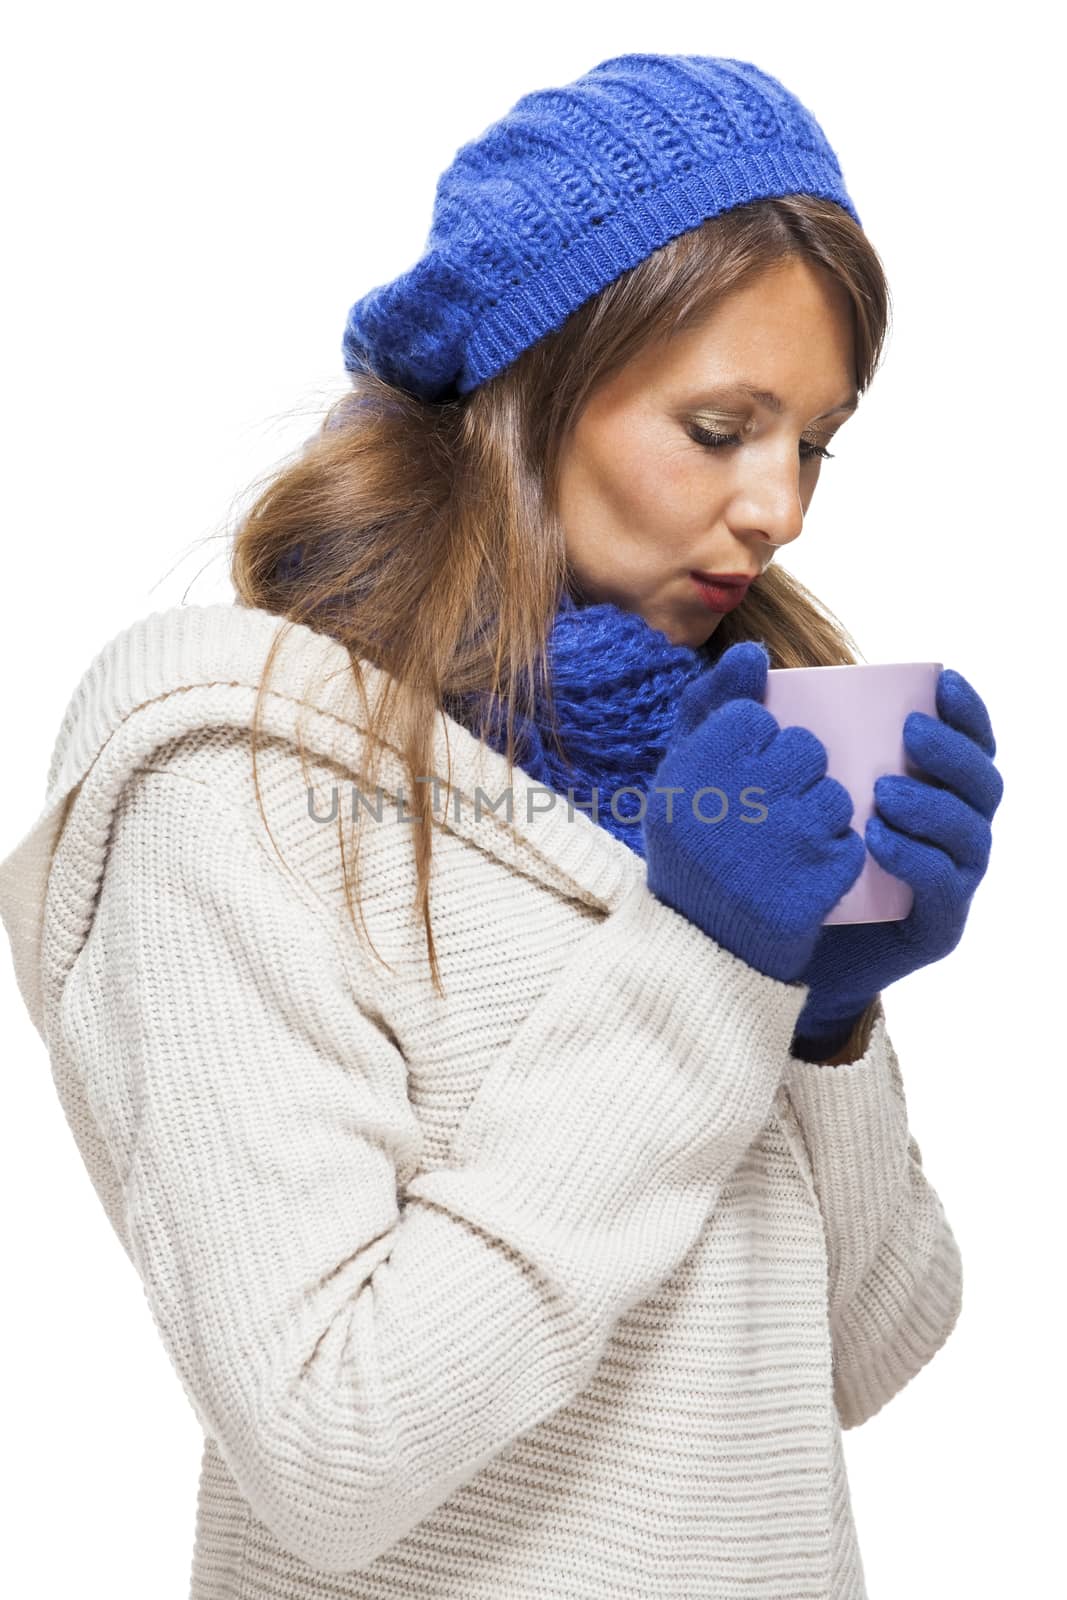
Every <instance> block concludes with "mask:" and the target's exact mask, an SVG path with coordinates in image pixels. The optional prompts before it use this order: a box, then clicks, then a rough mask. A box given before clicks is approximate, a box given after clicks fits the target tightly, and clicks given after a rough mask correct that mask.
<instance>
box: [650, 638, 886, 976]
mask: <svg viewBox="0 0 1067 1600" xmlns="http://www.w3.org/2000/svg"><path fill="white" fill-rule="evenodd" d="M769 667H770V658H769V656H768V654H767V651H766V649H765V648H764V646H763V645H761V644H758V643H756V642H755V641H753V640H745V641H743V642H742V643H740V644H735V645H731V647H730V648H729V649H728V650H726V651H724V652H723V654H722V656H721V657H720V659H719V660H718V661H717V662H716V663H715V665H714V666H713V667H709V668H708V669H707V671H705V672H703V673H701V675H700V676H699V677H698V678H695V679H694V680H693V681H692V682H691V683H690V684H689V685H688V686H687V688H686V690H685V692H684V693H683V695H682V697H681V699H680V701H679V709H678V718H677V721H676V723H675V726H674V729H673V731H672V734H671V740H670V743H669V745H668V747H667V750H666V753H665V755H664V757H663V760H662V761H661V762H660V765H659V767H658V768H657V770H656V773H655V775H654V777H653V779H652V783H651V785H650V786H649V790H648V796H647V808H646V811H645V815H644V819H643V824H642V826H643V831H644V839H645V857H646V861H647V867H648V887H649V889H650V890H651V891H652V893H653V894H654V895H655V896H656V897H657V899H659V900H662V901H664V902H665V903H666V904H667V905H670V906H672V907H673V908H674V910H675V911H678V912H680V913H681V915H682V916H684V917H687V918H688V919H689V921H690V922H693V923H695V924H696V925H697V926H698V927H700V928H702V929H703V930H704V932H705V933H707V934H708V935H709V936H710V937H711V938H713V939H714V940H715V941H716V943H718V944H720V945H722V946H723V947H724V948H725V949H727V950H729V951H731V952H732V953H733V954H734V955H736V956H739V957H740V958H741V960H743V961H747V962H748V963H749V965H750V966H753V967H755V968H757V969H758V970H759V971H760V972H763V973H765V974H766V975H767V976H768V977H772V978H778V979H781V980H782V981H784V982H793V981H795V980H796V979H797V978H799V976H800V974H801V973H802V972H803V971H804V969H805V967H806V966H807V964H808V962H809V960H810V958H811V954H812V951H813V950H814V947H815V941H816V939H817V938H818V935H819V930H820V928H821V927H822V924H823V920H824V918H825V917H826V915H827V914H828V912H829V911H831V910H832V908H833V907H834V906H835V905H836V904H837V902H838V901H839V900H840V899H841V898H842V896H843V895H845V894H846V893H847V892H848V890H849V889H850V888H851V887H852V885H853V884H854V883H855V882H856V879H857V878H858V877H859V875H860V873H861V871H862V870H863V864H864V859H865V857H866V845H865V844H864V841H863V839H862V838H861V837H860V835H859V834H858V833H857V832H856V831H855V829H854V828H852V827H850V826H849V824H850V823H851V820H852V816H853V811H854V807H853V804H852V797H851V795H850V794H849V792H848V790H847V789H846V788H845V786H844V785H843V784H842V783H839V782H838V781H837V779H836V778H831V777H828V776H827V772H826V766H827V755H826V747H825V745H824V744H823V743H822V741H821V740H820V739H818V738H817V737H816V736H815V734H814V733H812V732H811V731H810V729H808V728H801V727H793V726H791V727H787V728H782V727H780V726H779V724H778V722H777V720H776V718H775V717H773V716H772V715H771V713H770V712H769V711H768V710H767V709H766V707H765V706H764V705H763V704H762V703H761V702H762V700H763V696H764V693H765V691H766V685H767V671H768V669H769ZM709 786H713V787H709ZM660 789H680V790H681V791H682V792H681V793H673V794H664V793H659V792H657V791H658V790H660ZM702 789H703V790H705V791H707V792H705V793H703V794H700V795H699V796H698V797H697V802H696V809H695V810H694V806H693V796H694V795H696V793H697V791H698V790H702ZM720 791H721V792H720ZM702 819H707V820H702ZM715 819H720V820H715Z"/></svg>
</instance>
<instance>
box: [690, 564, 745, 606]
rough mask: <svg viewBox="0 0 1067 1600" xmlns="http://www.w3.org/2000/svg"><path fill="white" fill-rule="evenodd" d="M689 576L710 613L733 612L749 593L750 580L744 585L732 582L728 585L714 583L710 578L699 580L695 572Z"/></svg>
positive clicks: (723, 582)
mask: <svg viewBox="0 0 1067 1600" xmlns="http://www.w3.org/2000/svg"><path fill="white" fill-rule="evenodd" d="M689 576H690V579H691V580H692V583H693V587H694V588H695V590H696V592H697V594H698V595H699V596H700V598H701V600H703V602H704V604H705V605H706V606H707V607H708V610H709V611H733V610H734V609H735V607H737V606H739V605H740V604H741V602H742V600H743V599H744V598H745V596H746V594H747V593H748V585H749V581H750V580H748V581H745V582H743V583H734V582H733V581H732V580H731V582H729V583H726V582H725V581H722V582H713V581H712V580H711V579H710V578H698V577H697V575H696V573H695V572H691V573H690V574H689Z"/></svg>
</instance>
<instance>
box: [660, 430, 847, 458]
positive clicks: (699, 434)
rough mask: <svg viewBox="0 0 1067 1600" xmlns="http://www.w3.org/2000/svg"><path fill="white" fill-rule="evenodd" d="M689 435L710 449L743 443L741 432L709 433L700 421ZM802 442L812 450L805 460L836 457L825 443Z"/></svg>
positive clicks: (808, 440) (805, 440) (806, 440)
mask: <svg viewBox="0 0 1067 1600" xmlns="http://www.w3.org/2000/svg"><path fill="white" fill-rule="evenodd" d="M689 436H690V438H691V439H692V440H693V441H694V442H695V443H696V444H699V445H703V446H704V447H705V448H706V449H708V450H721V449H722V447H723V446H724V445H727V444H740V443H741V435H740V434H739V433H709V432H708V430H707V428H702V427H700V425H699V424H698V423H694V424H693V426H692V427H691V428H690V430H689ZM800 443H801V445H802V446H804V445H806V446H807V448H808V449H809V450H810V451H811V452H812V453H811V455H807V456H803V457H802V458H801V459H802V460H804V461H814V460H815V459H816V458H819V459H821V460H823V461H832V460H833V459H834V454H833V451H831V450H827V448H826V446H825V445H822V444H815V443H813V442H812V440H810V439H801V441H800Z"/></svg>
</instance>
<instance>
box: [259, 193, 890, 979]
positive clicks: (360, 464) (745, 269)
mask: <svg viewBox="0 0 1067 1600" xmlns="http://www.w3.org/2000/svg"><path fill="white" fill-rule="evenodd" d="M791 256H797V257H802V258H805V259H807V260H808V261H810V262H811V263H813V264H815V265H818V266H821V267H823V268H825V269H826V270H827V271H828V272H829V273H830V274H831V275H832V276H833V277H834V278H835V279H836V280H837V281H838V282H839V283H840V284H841V285H842V286H843V287H844V289H845V290H846V291H847V295H848V299H849V302H850V304H851V307H852V314H853V333H854V351H855V366H856V372H855V381H856V387H857V390H858V391H859V392H862V391H864V390H865V389H866V388H867V386H868V385H869V383H870V382H871V379H872V378H873V376H874V373H875V370H876V368H877V365H878V363H879V360H880V359H881V354H882V348H883V344H884V340H885V336H886V332H887V328H888V322H889V312H890V302H889V290H888V285H887V283H886V279H885V275H884V272H883V269H882V265H881V261H880V259H879V257H878V255H877V253H876V251H875V250H874V248H873V246H872V245H871V244H870V242H869V241H868V239H867V238H866V236H865V234H864V233H863V231H862V229H861V228H859V227H858V226H857V225H856V223H855V222H853V220H852V219H851V218H850V217H849V216H848V214H847V213H846V212H845V211H844V210H842V209H841V208H840V207H839V206H837V205H834V204H833V203H832V202H830V201H826V200H821V199H817V198H815V197H812V196H808V195H790V196H787V197H784V198H781V199H773V200H758V201H753V202H751V203H750V204H748V205H745V206H741V207H738V208H735V209H734V210H731V211H728V212H725V213H723V214H722V215H720V216H717V217H714V218H711V219H709V220H708V221H706V222H705V223H703V224H702V225H701V226H700V227H698V228H695V229H692V230H690V231H689V232H687V233H684V234H682V235H680V236H679V237H678V238H676V239H674V240H672V241H670V242H669V243H668V244H666V245H664V246H663V247H662V248H661V249H658V250H656V251H655V252H654V253H653V254H652V255H650V256H649V257H647V258H646V259H645V260H644V261H642V262H640V263H639V264H638V265H637V266H635V267H632V268H631V269H630V270H629V271H627V272H624V273H623V274H622V275H621V277H619V278H617V279H616V280H615V281H614V282H612V283H610V284H608V285H607V286H606V287H605V288H604V289H602V290H601V291H600V292H599V293H598V294H595V295H593V296H592V298H591V299H589V300H587V301H586V302H585V303H584V304H583V305H581V306H580V307H579V308H578V309H577V310H576V311H575V312H573V313H572V314H571V316H570V317H568V318H567V320H566V322H565V323H564V324H563V325H562V326H561V327H560V328H558V329H556V330H555V331H554V332H552V333H550V334H548V335H547V336H545V337H544V338H542V339H540V340H539V341H538V342H537V343H536V344H534V345H533V346H531V347H530V348H529V349H527V350H525V351H524V352H523V353H522V354H521V355H520V356H519V357H518V358H517V359H516V360H515V361H514V362H512V363H511V364H510V365H509V366H508V367H506V368H505V369H504V370H503V371H502V372H500V373H499V374H497V376H496V377H494V378H492V379H490V380H489V381H488V382H486V383H484V384H482V385H481V386H480V387H479V388H477V389H475V390H474V391H473V392H472V393H470V394H468V395H466V396H464V397H462V398H460V399H452V400H448V401H443V402H436V403H427V402H424V401H422V400H419V399H417V398H416V397H414V396H412V395H411V394H408V393H407V392H406V391H402V390H398V389H396V388H393V387H392V386H390V385H389V384H386V383H384V382H382V381H381V380H380V379H378V378H377V377H375V376H374V375H372V374H370V373H362V372H360V373H356V374H353V376H352V392H351V393H348V394H346V395H345V396H344V397H343V398H342V399H341V400H339V401H337V402H336V403H335V404H334V405H332V406H330V407H329V409H328V410H327V412H326V414H325V416H324V418H323V421H322V424H321V428H320V429H319V431H318V433H317V434H316V435H315V436H314V438H313V439H312V440H311V441H310V442H309V444H308V445H307V446H305V448H304V451H303V453H302V454H301V456H300V458H299V459H298V460H296V461H290V462H289V463H287V464H285V465H284V466H283V467H281V468H280V469H279V470H278V471H277V472H276V473H275V474H274V475H273V477H272V478H271V479H269V480H268V483H267V486H266V488H265V489H263V491H262V492H261V493H259V495H258V497H257V498H256V499H255V500H254V502H253V504H252V505H251V508H250V509H249V510H248V511H247V512H246V513H245V514H244V515H243V517H242V519H241V521H240V523H239V526H238V528H237V531H236V533H235V536H234V543H233V551H232V560H231V580H232V582H233V585H234V588H235V590H236V593H237V599H238V604H241V605H244V606H252V607H257V608H260V609H262V610H266V611H270V612H273V613H276V614H277V615H279V616H282V617H284V618H286V619H287V620H288V622H289V623H291V624H296V623H302V624H304V625H306V626H308V627H311V628H313V629H315V630H317V631H321V632H325V633H328V634H330V635H331V636H332V637H333V638H335V639H336V640H338V641H339V642H340V643H341V644H343V645H344V646H345V648H346V649H347V651H348V653H349V657H350V660H351V664H352V671H353V674H354V676H355V680H356V684H357V687H358V688H359V689H360V690H361V691H363V693H362V698H363V701H364V704H366V694H365V691H364V685H363V675H362V670H361V660H366V661H369V662H372V663H373V664H374V665H375V666H377V667H379V668H382V669H384V671H385V672H386V673H387V674H388V675H389V676H388V679H387V680H386V692H385V693H384V694H383V695H382V696H381V697H380V698H379V699H377V700H376V701H375V704H374V707H373V715H372V718H371V721H370V723H369V725H368V730H367V744H368V747H369V750H368V753H369V754H370V767H369V769H368V774H367V776H368V782H369V783H370V785H371V787H372V790H373V787H374V785H375V782H376V776H377V771H378V758H379V754H380V751H381V748H382V746H383V744H384V742H385V731H386V726H387V724H388V727H389V730H390V739H389V743H391V744H392V745H393V747H394V749H397V750H398V751H399V752H400V754H401V756H402V759H403V761H404V763H405V766H406V770H407V773H408V777H409V778H410V797H411V812H412V815H414V816H416V817H417V818H418V821H419V824H421V825H419V826H416V827H415V828H414V830H413V840H414V845H415V865H416V875H417V893H416V898H415V904H414V908H413V909H414V910H416V911H417V912H418V913H420V914H421V917H422V922H423V926H424V928H425V937H426V948H427V955H428V959H429V964H430V971H431V974H432V979H433V983H434V986H435V988H436V989H437V991H438V992H439V993H443V989H442V987H441V983H440V972H439V967H438V963H437V956H436V950H435V946H434V938H433V928H432V922H431V917H430V905H429V879H430V858H431V849H432V825H433V823H434V822H435V820H436V819H435V818H434V816H433V810H432V805H431V803H430V802H429V801H428V800H427V798H426V789H427V785H426V784H425V783H417V782H416V781H415V779H416V775H418V774H425V773H428V772H430V771H431V770H432V767H431V765H430V763H431V759H432V758H431V749H432V738H433V731H434V723H435V719H436V718H437V717H438V715H439V714H440V713H441V712H442V711H444V710H447V708H448V706H449V704H458V703H459V701H458V700H454V699H453V697H457V696H465V695H470V694H474V695H475V696H477V697H480V698H479V703H481V704H482V705H484V707H485V708H486V710H485V715H483V717H482V719H481V720H480V721H479V723H478V725H477V727H473V728H472V731H474V732H476V733H477V734H478V735H479V736H480V737H484V735H485V732H486V729H487V727H488V726H489V724H488V721H487V720H486V718H487V717H488V715H490V714H491V715H493V717H494V718H496V716H497V712H498V711H499V712H500V713H501V714H502V720H501V721H500V722H499V723H497V724H496V725H497V726H500V727H501V729H502V732H503V729H504V728H506V758H507V763H508V767H507V770H508V775H509V779H510V778H511V776H512V773H513V768H514V763H515V759H516V740H515V727H514V716H515V714H516V713H519V712H521V713H522V714H523V715H524V716H530V715H532V713H533V708H534V695H535V693H536V694H537V695H538V697H539V698H542V699H543V703H544V709H545V710H546V711H547V713H548V715H549V717H550V720H551V735H550V736H551V737H553V738H554V739H556V748H557V749H560V746H559V742H558V738H556V724H555V719H554V716H553V714H552V706H551V683H550V680H549V678H548V674H547V670H546V659H545V650H546V644H547V637H548V634H549V632H550V629H551V624H552V620H553V618H554V615H555V611H556V609H557V607H558V605H559V603H560V600H561V598H562V596H563V593H564V591H565V590H566V589H567V588H568V587H569V586H570V585H571V582H572V580H571V575H570V573H569V570H568V564H567V559H566V550H565V542H564V533H563V528H562V526H561V524H560V521H559V518H558V516H557V514H556V512H555V509H554V507H555V504H556V483H557V476H556V475H557V468H558V462H559V458H560V453H561V445H562V442H563V440H564V438H565V437H566V435H567V433H568V430H569V429H570V428H571V427H572V426H573V424H574V423H575V421H576V420H577V418H578V416H579V414H580V413H581V411H582V408H583V406H584V405H585V403H586V402H587V400H588V399H589V397H590V395H591V394H592V392H593V391H594V390H595V389H596V388H597V387H598V385H600V384H601V383H603V382H605V381H607V380H608V379H609V378H610V377H612V376H613V375H614V374H615V373H616V372H617V371H618V370H619V369H620V368H621V367H623V366H624V365H625V364H626V363H627V362H628V361H630V360H631V359H632V358H633V357H635V356H636V355H638V353H639V352H640V351H641V350H642V349H643V348H644V347H645V345H646V344H647V343H649V342H650V341H653V340H658V339H662V338H665V337H667V336H669V335H670V334H672V333H680V332H682V331H684V330H685V329H687V328H689V327H691V326H693V325H695V324H697V323H699V322H701V321H702V320H703V319H704V318H705V317H707V316H708V315H709V313H710V312H711V311H712V309H713V308H714V306H715V304H716V303H717V302H718V301H719V300H720V299H721V298H722V297H723V296H724V295H725V294H727V293H728V292H729V291H730V290H732V289H734V288H737V287H739V286H740V285H741V284H743V283H744V282H746V281H747V280H748V279H749V278H751V277H753V276H754V275H756V274H758V273H759V272H761V271H763V270H764V269H766V268H767V267H770V266H772V265H773V264H775V263H776V262H779V261H782V260H783V259H784V258H786V257H791ZM296 558H298V559H296ZM572 592H573V590H572ZM415 619H417V622H416V620H415ZM287 631H288V630H287V629H286V628H283V629H279V630H278V635H277V637H276V639H275V641H274V645H273V646H272V649H271V652H270V655H269V656H268V659H267V663H266V670H265V672H264V678H263V682H262V684H261V686H260V693H259V697H258V698H257V702H256V712H255V716H254V719H253V765H254V763H255V747H256V734H257V732H258V722H259V711H260V705H261V701H262V695H263V692H264V690H265V688H266V685H267V678H268V676H269V671H270V665H271V661H272V660H273V657H274V653H275V650H276V649H277V647H278V645H279V644H280V643H281V638H282V636H283V634H284V633H285V632H287ZM753 638H755V639H762V640H763V642H764V643H765V644H766V646H767V649H768V651H769V653H770V657H771V665H772V666H774V667H797V666H832V665H838V664H845V663H853V662H855V661H856V659H857V653H858V647H857V646H856V643H855V640H854V639H852V637H851V635H850V634H848V633H847V631H846V630H845V628H844V626H843V625H842V624H841V623H840V622H839V621H838V619H837V618H836V617H834V616H833V614H832V613H831V612H830V611H829V610H828V609H827V608H826V607H824V606H822V605H821V604H820V602H819V601H818V600H817V599H816V597H815V595H814V594H812V593H811V592H810V591H809V590H808V589H807V588H806V587H805V586H804V585H803V584H802V583H801V582H800V581H799V579H797V578H796V577H794V576H793V575H791V574H790V573H788V572H786V571H785V570H784V569H782V568H780V567H777V566H774V565H772V566H770V567H768V568H767V570H766V572H765V573H764V575H763V576H762V578H761V579H760V582H759V583H758V584H756V585H754V586H753V587H752V589H751V590H750V591H749V593H748V595H747V597H746V599H745V601H744V602H743V604H742V605H740V606H739V607H737V609H736V610H734V611H732V612H729V613H727V614H726V615H725V616H724V617H723V618H722V620H721V621H720V623H719V625H718V627H717V628H716V630H715V633H714V635H713V638H712V640H709V647H710V646H713V648H714V654H715V655H716V656H717V655H719V654H721V652H722V651H723V650H725V649H726V648H728V646H729V645H731V644H733V643H736V642H737V641H738V640H741V639H753ZM561 754H563V755H564V756H565V752H564V751H561ZM256 794H257V797H259V786H258V781H257V783H256ZM407 799H408V796H407V795H405V800H406V801H407ZM446 804H447V801H446ZM260 808H261V810H262V799H261V797H260ZM357 809H358V808H355V807H353V811H354V812H355V811H356V810H357ZM357 861H358V838H357V839H356V841H355V856H354V858H353V867H352V870H351V871H350V870H349V865H348V861H347V859H346V860H345V862H344V865H343V875H344V884H345V892H346V899H347V903H348V908H349V912H350V914H351V912H352V909H353V905H352V895H353V891H354V892H355V896H356V900H357V903H359V908H360V916H361V920H362V904H361V902H360V894H359V885H358V865H357ZM364 929H365V923H364ZM376 953H377V952H376ZM379 959H380V958H379Z"/></svg>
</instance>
